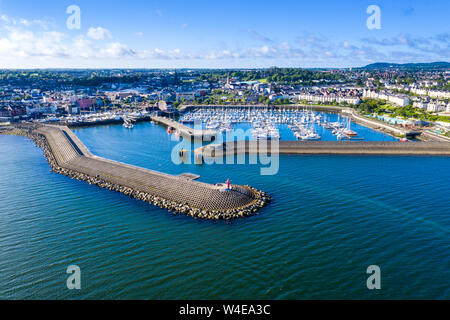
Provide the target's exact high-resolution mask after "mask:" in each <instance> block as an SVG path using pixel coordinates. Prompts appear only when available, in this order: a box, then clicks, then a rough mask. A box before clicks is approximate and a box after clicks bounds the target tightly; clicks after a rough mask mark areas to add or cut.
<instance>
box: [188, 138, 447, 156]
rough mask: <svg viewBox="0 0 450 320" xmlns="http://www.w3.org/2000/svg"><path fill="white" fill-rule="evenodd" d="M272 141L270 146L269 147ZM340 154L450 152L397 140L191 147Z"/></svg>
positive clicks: (212, 151) (218, 151)
mask: <svg viewBox="0 0 450 320" xmlns="http://www.w3.org/2000/svg"><path fill="white" fill-rule="evenodd" d="M272 144H274V145H273V150H272ZM260 152H262V153H267V152H269V153H270V152H272V153H279V154H341V155H345V154H347V155H439V156H450V143H448V142H396V141H392V142H391V141H277V142H272V141H270V140H268V141H261V140H259V141H234V142H225V143H222V144H210V145H207V146H203V147H200V148H197V149H195V150H194V154H195V156H196V157H201V156H203V157H221V156H225V155H227V154H228V155H232V154H257V153H260Z"/></svg>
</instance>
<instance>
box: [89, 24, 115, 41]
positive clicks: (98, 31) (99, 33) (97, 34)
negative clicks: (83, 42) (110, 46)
mask: <svg viewBox="0 0 450 320" xmlns="http://www.w3.org/2000/svg"><path fill="white" fill-rule="evenodd" d="M87 36H88V37H89V38H91V39H94V40H104V39H111V38H112V35H111V32H109V30H108V29H105V28H102V27H97V28H92V27H91V28H89V30H88V33H87Z"/></svg>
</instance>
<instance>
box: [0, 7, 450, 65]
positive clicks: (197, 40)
mask: <svg viewBox="0 0 450 320" xmlns="http://www.w3.org/2000/svg"><path fill="white" fill-rule="evenodd" d="M70 5H77V6H78V7H79V8H80V13H81V15H80V18H81V19H80V22H81V23H80V28H79V29H72V30H71V29H68V28H67V26H66V20H67V19H68V17H69V16H70V15H69V14H67V13H66V9H67V7H68V6H70ZM369 5H377V6H378V7H379V8H380V12H381V28H380V29H369V28H368V27H367V25H366V21H367V19H368V17H369V16H370V14H367V13H366V9H367V7H368V6H369ZM449 15H450V1H448V0H433V1H413V0H397V1H393V0H391V1H378V0H373V1H361V0H358V1H349V0H340V1H336V0H314V1H302V0H295V1H290V0H278V1H273V0H271V1H266V0H259V1H255V0H240V1H235V0H228V1H214V0H209V1H204V0H190V1H186V0H185V1H176V0H172V1H170V0H165V1H151V0H147V1H134V0H128V1H114V0H113V1H103V0H100V1H98V0H97V1H92V0H91V1H84V0H70V1H61V0H58V1H56V0H54V1H46V0H41V1H39V2H36V1H31V0H30V1H28V0H27V1H23V0H0V68H36V67H40V68H48V67H54V68H65V67H71V68H85V67H88V68H103V67H106V68H115V67H121V68H122V67H123V68H157V67H162V68H184V67H187V68H201V67H207V68H246V67H248V68H255V67H270V66H291V67H354V66H362V65H366V64H368V63H372V62H379V61H383V62H399V63H405V62H430V61H449V60H450V30H449V25H450V24H449V23H448V17H449Z"/></svg>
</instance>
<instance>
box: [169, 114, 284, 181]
mask: <svg viewBox="0 0 450 320" xmlns="http://www.w3.org/2000/svg"><path fill="white" fill-rule="evenodd" d="M192 132H193V142H191V141H189V138H188V139H187V141H185V140H184V139H183V138H181V140H180V142H179V143H178V144H177V145H175V146H174V148H173V149H172V152H171V160H172V162H173V163H174V164H182V163H184V164H192V163H195V164H206V165H211V164H254V165H256V164H260V165H261V166H262V167H261V168H260V174H261V175H275V174H277V173H278V170H279V164H280V162H279V152H280V143H279V139H278V138H270V137H265V138H262V139H256V138H255V137H254V136H253V130H252V129H247V130H244V129H240V128H238V129H232V130H230V131H227V132H225V133H224V134H222V133H221V132H217V133H216V134H212V135H210V136H208V135H205V133H207V131H203V130H202V127H201V124H198V123H196V124H195V125H194V129H193V131H192ZM178 139H179V138H177V137H176V136H175V135H172V140H173V141H178ZM255 139H256V140H255ZM205 140H206V141H208V140H213V141H211V143H210V144H207V145H205V144H204V142H205ZM191 155H192V157H191Z"/></svg>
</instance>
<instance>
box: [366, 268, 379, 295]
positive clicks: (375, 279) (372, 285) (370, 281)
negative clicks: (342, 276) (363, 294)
mask: <svg viewBox="0 0 450 320" xmlns="http://www.w3.org/2000/svg"><path fill="white" fill-rule="evenodd" d="M366 272H367V274H370V277H369V278H367V281H366V285H367V289H369V290H373V289H377V290H380V289H381V269H380V267H379V266H377V265H370V266H368V267H367V271H366Z"/></svg>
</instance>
